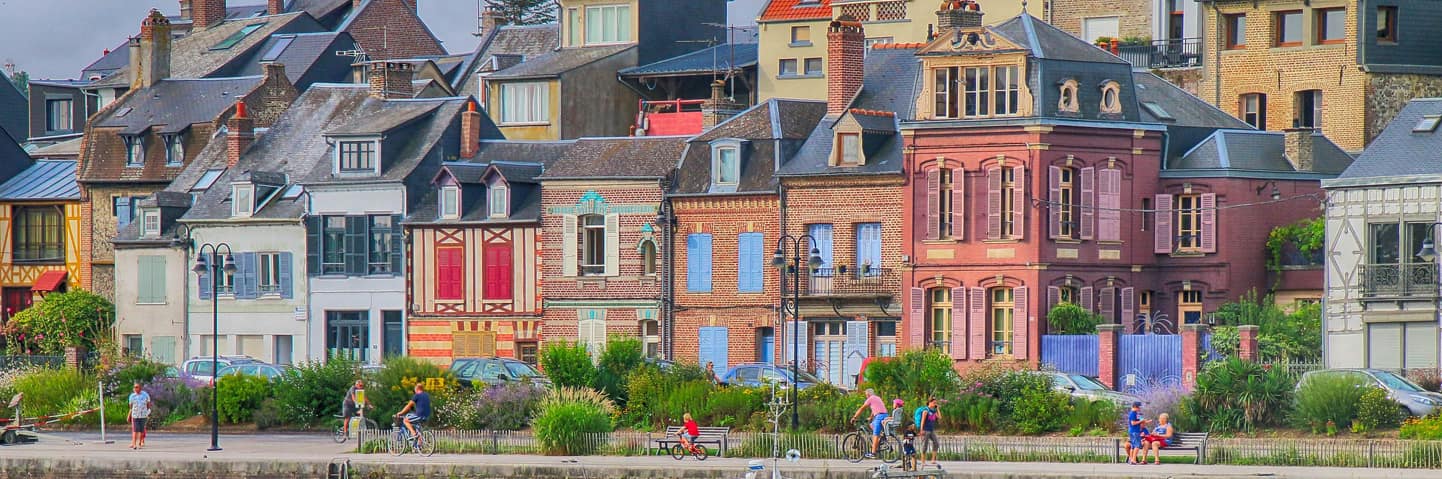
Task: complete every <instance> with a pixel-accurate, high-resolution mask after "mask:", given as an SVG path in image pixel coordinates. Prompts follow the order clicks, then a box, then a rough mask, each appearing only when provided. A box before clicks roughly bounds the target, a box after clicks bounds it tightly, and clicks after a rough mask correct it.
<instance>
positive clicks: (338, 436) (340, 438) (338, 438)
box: [331, 426, 350, 444]
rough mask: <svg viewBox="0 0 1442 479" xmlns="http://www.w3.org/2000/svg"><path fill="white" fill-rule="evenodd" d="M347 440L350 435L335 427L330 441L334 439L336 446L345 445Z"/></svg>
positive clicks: (339, 427)
mask: <svg viewBox="0 0 1442 479" xmlns="http://www.w3.org/2000/svg"><path fill="white" fill-rule="evenodd" d="M349 438H350V434H349V433H347V432H346V430H345V429H344V428H342V427H341V426H336V427H335V431H334V432H333V433H332V435H331V439H334V440H335V443H336V444H345V441H346V439H349Z"/></svg>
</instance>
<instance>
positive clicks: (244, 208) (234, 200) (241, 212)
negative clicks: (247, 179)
mask: <svg viewBox="0 0 1442 479" xmlns="http://www.w3.org/2000/svg"><path fill="white" fill-rule="evenodd" d="M230 211H231V216H234V217H236V218H249V217H250V215H251V214H253V213H255V185H253V184H250V183H236V184H234V185H231V190H230Z"/></svg>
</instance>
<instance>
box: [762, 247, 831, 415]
mask: <svg viewBox="0 0 1442 479" xmlns="http://www.w3.org/2000/svg"><path fill="white" fill-rule="evenodd" d="M804 245H810V246H811V254H810V255H809V256H808V257H807V258H806V265H807V267H808V268H817V267H820V266H821V262H822V260H821V250H819V249H817V247H816V238H812V237H811V235H809V234H803V235H801V236H792V235H789V234H784V235H781V237H780V238H777V240H776V253H775V254H773V255H772V256H771V265H772V266H775V267H776V268H777V269H779V270H780V271H781V276H780V279H781V320H782V321H785V320H786V312H787V311H788V310H789V311H790V312H791V338H790V339H791V430H793V431H794V430H796V429H797V428H798V427H800V425H801V419H800V415H799V414H797V412H796V409H797V399H796V383H797V381H799V380H800V375H801V373H800V367H801V341H800V338H801V256H802V249H801V248H802V246H804ZM788 246H789V247H790V250H788V249H787V247H788ZM788 251H789V253H790V255H789V258H790V259H789V261H790V263H791V264H790V269H791V307H790V308H787V307H786V270H787V266H788V265H787V264H786V263H787V262H788V254H787V253H788Z"/></svg>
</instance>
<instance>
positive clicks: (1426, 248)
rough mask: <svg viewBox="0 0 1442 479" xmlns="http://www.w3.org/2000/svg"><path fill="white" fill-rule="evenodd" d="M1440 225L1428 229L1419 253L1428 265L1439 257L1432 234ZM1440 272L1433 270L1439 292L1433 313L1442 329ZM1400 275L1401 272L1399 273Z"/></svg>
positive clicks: (1441, 280) (1435, 292)
mask: <svg viewBox="0 0 1442 479" xmlns="http://www.w3.org/2000/svg"><path fill="white" fill-rule="evenodd" d="M1438 225H1442V222H1436V223H1432V226H1429V227H1428V232H1427V239H1425V240H1422V249H1420V250H1418V251H1417V258H1418V259H1421V260H1422V261H1426V262H1428V263H1433V264H1434V265H1436V261H1437V256H1438V255H1437V248H1436V245H1435V244H1434V243H1433V241H1432V237H1433V233H1432V232H1433V231H1436V229H1437V226H1438ZM1399 267H1400V266H1399ZM1439 272H1442V269H1437V268H1434V269H1433V274H1434V275H1437V276H1435V277H1434V278H1433V281H1436V282H1437V286H1438V290H1436V291H1433V293H1434V294H1433V295H1432V311H1433V314H1434V318H1435V324H1434V325H1435V326H1437V327H1439V328H1442V273H1439ZM1399 273H1401V272H1400V271H1399ZM1403 277H1405V276H1403ZM1439 342H1442V340H1439ZM1438 351H1442V344H1439V347H1438ZM1439 354H1442V353H1439ZM1439 359H1442V358H1439Z"/></svg>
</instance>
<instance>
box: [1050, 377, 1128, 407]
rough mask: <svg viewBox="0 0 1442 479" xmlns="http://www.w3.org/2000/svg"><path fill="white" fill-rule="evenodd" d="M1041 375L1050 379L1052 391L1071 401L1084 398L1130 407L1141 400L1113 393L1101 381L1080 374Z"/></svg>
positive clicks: (1121, 393) (1124, 394) (1116, 392)
mask: <svg viewBox="0 0 1442 479" xmlns="http://www.w3.org/2000/svg"><path fill="white" fill-rule="evenodd" d="M1043 374H1046V375H1047V376H1050V377H1051V385H1052V389H1055V390H1057V391H1058V392H1062V393H1066V394H1067V395H1070V396H1071V397H1072V398H1073V399H1076V398H1085V399H1088V400H1092V401H1096V400H1099V399H1106V400H1109V401H1111V402H1114V403H1117V404H1120V405H1126V406H1130V405H1131V404H1132V403H1133V402H1136V401H1140V400H1141V398H1138V397H1137V396H1133V395H1131V394H1127V393H1123V392H1118V391H1113V390H1111V388H1109V387H1107V385H1105V384H1102V383H1101V381H1097V380H1096V379H1095V378H1091V377H1087V376H1082V375H1080V374H1068V373H1063V372H1057V371H1047V372H1044V373H1043Z"/></svg>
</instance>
